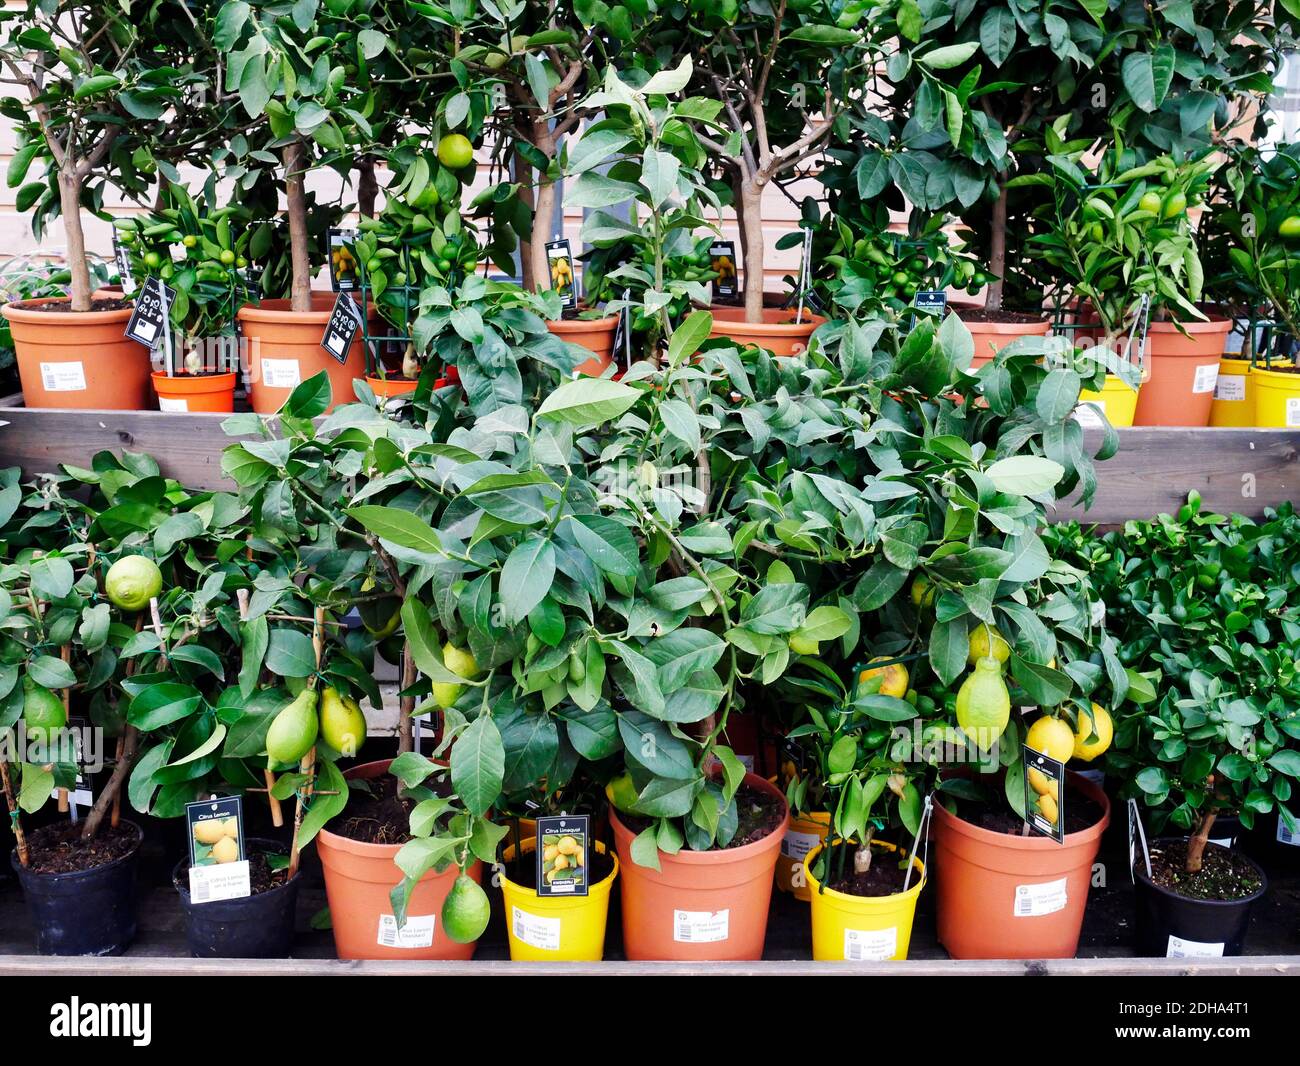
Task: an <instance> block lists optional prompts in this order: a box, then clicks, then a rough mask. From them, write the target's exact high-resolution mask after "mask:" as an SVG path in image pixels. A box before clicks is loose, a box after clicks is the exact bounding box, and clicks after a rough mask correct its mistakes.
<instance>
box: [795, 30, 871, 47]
mask: <svg viewBox="0 0 1300 1066" xmlns="http://www.w3.org/2000/svg"><path fill="white" fill-rule="evenodd" d="M785 39H786V40H787V41H807V42H808V43H809V44H819V45H822V46H823V47H824V48H843V47H845V46H846V45H850V44H856V43H857V41H858V35H857V34H856V33H855V32H854V31H853V30H845V29H841V28H840V27H838V26H798V27H796V28H795V29H793V30H791V31H790V32H789V33H787V34H786V35H785Z"/></svg>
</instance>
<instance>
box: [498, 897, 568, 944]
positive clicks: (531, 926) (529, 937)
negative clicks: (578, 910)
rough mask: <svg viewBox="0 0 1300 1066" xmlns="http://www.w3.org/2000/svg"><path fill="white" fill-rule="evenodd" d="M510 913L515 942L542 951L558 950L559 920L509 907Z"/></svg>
mask: <svg viewBox="0 0 1300 1066" xmlns="http://www.w3.org/2000/svg"><path fill="white" fill-rule="evenodd" d="M510 912H511V913H510V925H511V928H512V929H513V930H514V934H515V938H516V939H517V940H522V941H523V942H524V943H525V944H531V945H532V946H533V947H535V948H541V949H542V950H543V951H559V950H560V919H559V918H543V917H541V915H538V914H529V913H528V912H527V911H525V910H520V908H518V907H511V909H510Z"/></svg>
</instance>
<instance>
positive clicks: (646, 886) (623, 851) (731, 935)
mask: <svg viewBox="0 0 1300 1066" xmlns="http://www.w3.org/2000/svg"><path fill="white" fill-rule="evenodd" d="M745 784H746V785H748V786H749V787H751V788H754V789H758V790H759V791H762V792H766V793H767V794H768V795H771V796H775V797H776V798H777V799H779V800H780V801H781V808H782V811H783V812H784V813H783V817H782V820H781V824H780V825H778V826H777V827H776V829H775V830H774V831H773V832H771V833H769V834H768V835H767V836H765V837H764V838H763V839H762V840H758V841H755V842H754V843H753V844H746V845H744V846H743V847H739V848H728V849H724V850H721V851H690V850H688V849H686V848H683V849H682V850H681V851H680V852H679V853H678V854H676V855H667V854H664V853H663V852H660V853H659V865H660V869H659V870H654V869H652V868H650V867H648V866H638V865H637V864H636V863H635V862H634V861H633V860H632V841H633V840H634V839H635V838H636V834H635V833H633V832H632V830H630V829H629V828H628V827H627V826H626V825H624V824H623V823H622V822H621V821H620V820H619V817H618V812H617V811H614V810H611V811H610V816H609V820H610V825H611V826H612V827H613V830H614V843H615V846H616V848H617V849H618V859H619V867H620V870H621V872H622V875H623V878H622V880H623V888H622V900H623V950H624V953H625V954H626V955H627V957H628V958H629V959H632V960H641V959H671V960H711V959H758V958H762V956H763V940H764V937H765V936H766V934H767V908H768V904H769V903H770V902H771V899H772V877H773V873H774V871H775V868H776V858H777V855H778V854H779V852H780V849H781V840H782V838H783V837H784V836H785V831H786V828H787V827H788V825H789V823H790V811H789V808H788V807H786V804H785V797H784V796H782V795H781V793H780V791H779V790H778V789H777V787H776V786H775V785H772V784H769V783H768V782H767V781H764V780H763V779H762V778H761V777H758V776H757V775H755V774H746V775H745Z"/></svg>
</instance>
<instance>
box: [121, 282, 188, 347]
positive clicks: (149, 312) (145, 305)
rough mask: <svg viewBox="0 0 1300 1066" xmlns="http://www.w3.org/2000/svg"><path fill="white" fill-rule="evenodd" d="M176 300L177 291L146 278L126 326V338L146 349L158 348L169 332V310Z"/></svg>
mask: <svg viewBox="0 0 1300 1066" xmlns="http://www.w3.org/2000/svg"><path fill="white" fill-rule="evenodd" d="M175 299H176V290H175V289H173V288H172V287H171V286H170V285H164V284H163V283H162V282H161V281H159V280H158V279H157V278H145V280H144V285H143V287H142V288H141V289H140V295H139V296H138V297H136V301H135V306H134V307H133V308H132V309H131V320H130V321H129V322H127V324H126V336H128V337H130V338H131V340H133V341H139V342H140V343H141V344H143V345H144V346H145V347H146V348H150V349H153V348H157V347H158V342H159V341H161V340H162V339H163V334H164V333H165V332H166V331H167V327H166V325H165V323H166V322H167V308H169V307H171V305H172V303H173V302H174V301H175Z"/></svg>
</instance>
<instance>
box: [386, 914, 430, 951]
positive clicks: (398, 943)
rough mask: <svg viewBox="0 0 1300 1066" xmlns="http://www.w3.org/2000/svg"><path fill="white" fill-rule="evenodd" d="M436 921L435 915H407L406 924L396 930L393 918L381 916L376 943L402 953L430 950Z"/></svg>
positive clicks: (388, 915)
mask: <svg viewBox="0 0 1300 1066" xmlns="http://www.w3.org/2000/svg"><path fill="white" fill-rule="evenodd" d="M437 921H438V916H437V915H436V914H411V915H407V918H406V924H405V925H404V926H402V928H401V929H398V928H397V919H396V918H395V917H393V916H392V915H391V914H381V915H380V916H379V936H378V939H377V940H376V943H377V944H378V945H379V946H380V947H381V948H398V949H399V950H403V951H408V950H413V949H415V948H431V947H433V931H434V928H435V927H436V925H437Z"/></svg>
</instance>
